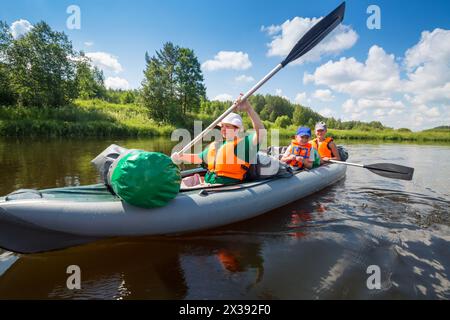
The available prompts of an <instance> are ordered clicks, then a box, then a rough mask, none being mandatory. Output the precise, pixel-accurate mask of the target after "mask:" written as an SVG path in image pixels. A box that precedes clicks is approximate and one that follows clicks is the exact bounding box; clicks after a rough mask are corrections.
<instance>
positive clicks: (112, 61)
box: [86, 52, 123, 73]
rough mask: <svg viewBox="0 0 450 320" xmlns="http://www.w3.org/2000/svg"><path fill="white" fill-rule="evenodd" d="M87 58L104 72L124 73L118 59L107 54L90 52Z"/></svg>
mask: <svg viewBox="0 0 450 320" xmlns="http://www.w3.org/2000/svg"><path fill="white" fill-rule="evenodd" d="M86 57H88V58H90V59H91V60H92V63H93V64H94V65H95V66H97V67H99V68H101V69H104V70H109V71H113V72H115V73H119V72H122V71H123V68H122V65H121V64H120V63H119V61H118V60H117V57H115V56H113V55H112V54H110V53H107V52H88V53H86Z"/></svg>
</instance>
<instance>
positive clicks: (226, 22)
mask: <svg viewBox="0 0 450 320" xmlns="http://www.w3.org/2000/svg"><path fill="white" fill-rule="evenodd" d="M340 3H341V1H335V0H316V1H310V0H295V1H294V0H276V1H272V0H264V1H261V0H246V1H244V0H226V1H225V0H223V1H222V0H215V1H211V0H165V1H162V0H160V1H156V0H154V1H151V0H150V1H143V0H127V1H123V0H117V1H106V0H96V1H87V0H86V1H84V0H83V1H75V0H71V1H65V0H60V1H54V0H15V1H2V5H1V9H0V20H3V21H6V22H7V23H8V24H9V25H10V26H11V31H12V32H13V34H14V35H15V36H16V37H20V36H21V35H23V34H25V33H26V32H27V31H29V30H30V29H31V28H32V26H33V24H35V23H37V22H39V21H41V20H43V21H45V22H47V23H48V24H49V25H50V26H51V27H52V28H53V29H54V30H58V31H63V32H65V33H66V34H67V35H68V37H69V39H70V40H71V41H72V43H73V45H74V48H75V49H76V50H83V51H84V52H85V53H86V55H87V56H89V57H90V58H91V60H92V63H93V64H95V65H97V66H98V67H100V68H101V69H102V70H103V71H104V74H105V78H106V81H105V84H106V85H107V86H108V87H110V88H123V89H128V88H129V89H132V88H139V87H140V85H141V82H142V79H143V70H144V68H145V59H144V56H145V52H148V53H149V54H150V55H153V54H154V53H155V51H157V50H160V49H161V48H162V46H163V44H164V43H165V42H168V41H171V42H173V43H174V44H176V45H179V46H182V47H188V48H190V49H193V50H194V52H195V54H196V55H197V57H198V59H199V61H200V63H201V65H202V71H203V75H204V78H205V85H206V88H207V96H208V98H209V99H213V100H231V99H233V98H234V97H237V96H238V95H239V93H241V92H246V91H247V90H248V89H250V88H251V87H252V86H253V85H254V84H255V83H256V82H257V81H258V80H260V79H261V78H262V77H264V76H265V75H266V74H267V73H268V72H269V71H270V70H272V68H274V67H275V66H276V65H277V64H278V63H279V62H281V61H282V60H283V58H284V57H285V56H286V55H287V54H288V53H289V51H290V49H291V48H292V47H293V46H294V45H295V43H296V42H297V40H298V39H300V37H301V36H302V35H303V34H304V33H306V32H307V30H308V29H309V28H311V27H312V26H313V25H314V24H315V23H316V22H317V21H318V19H320V18H321V17H323V16H325V15H327V14H328V13H329V12H331V11H332V10H333V9H334V8H335V7H337V6H338V5H339V4H340ZM373 5H375V7H373ZM258 93H262V94H272V95H280V96H283V97H285V98H287V99H289V100H290V101H291V102H294V103H300V104H302V105H305V106H308V107H310V108H312V109H313V110H315V111H317V112H319V113H320V114H322V115H323V116H326V117H329V116H333V117H335V118H338V119H342V120H361V121H381V122H382V123H383V124H385V125H387V126H391V127H394V128H401V127H406V128H410V129H413V130H422V129H426V128H431V127H435V126H439V125H450V1H448V0H433V1H406V0H390V1H389V0H384V1H377V0H373V1H366V0H348V1H347V2H346V15H345V18H344V22H343V24H342V25H341V26H339V27H338V28H337V29H336V30H335V31H333V33H331V34H330V35H329V36H328V37H327V38H326V39H325V40H324V41H322V42H321V43H320V44H319V45H318V46H317V47H316V48H314V49H313V50H312V51H311V52H310V53H308V54H307V55H305V56H304V57H302V58H301V59H300V60H299V61H296V62H295V63H292V65H288V66H287V67H286V68H285V69H284V70H281V71H280V72H279V73H278V74H277V75H276V76H275V77H274V78H272V79H271V80H270V81H269V82H268V83H267V84H265V85H264V86H263V87H262V88H261V89H260V90H259V91H258Z"/></svg>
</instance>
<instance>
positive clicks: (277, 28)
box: [261, 25, 282, 36]
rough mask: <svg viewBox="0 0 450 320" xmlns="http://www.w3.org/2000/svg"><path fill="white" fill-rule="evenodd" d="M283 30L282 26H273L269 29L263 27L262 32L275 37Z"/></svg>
mask: <svg viewBox="0 0 450 320" xmlns="http://www.w3.org/2000/svg"><path fill="white" fill-rule="evenodd" d="M281 30H282V27H281V26H276V25H271V26H268V27H265V26H261V31H262V32H266V33H267V34H268V35H269V36H273V35H274V34H277V33H278V32H280V31H281Z"/></svg>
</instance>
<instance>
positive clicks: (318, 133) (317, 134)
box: [316, 129, 327, 139]
mask: <svg viewBox="0 0 450 320" xmlns="http://www.w3.org/2000/svg"><path fill="white" fill-rule="evenodd" d="M326 134H327V131H326V130H322V129H320V130H316V136H317V137H319V138H321V139H322V138H323V137H325V135H326Z"/></svg>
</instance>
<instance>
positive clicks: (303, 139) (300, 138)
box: [295, 135, 309, 145]
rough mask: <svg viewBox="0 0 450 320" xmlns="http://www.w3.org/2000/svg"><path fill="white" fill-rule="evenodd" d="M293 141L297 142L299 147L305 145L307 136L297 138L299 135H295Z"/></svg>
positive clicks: (307, 139)
mask: <svg viewBox="0 0 450 320" xmlns="http://www.w3.org/2000/svg"><path fill="white" fill-rule="evenodd" d="M295 140H297V142H298V143H299V144H300V145H305V144H307V143H308V141H309V136H299V135H297V136H295Z"/></svg>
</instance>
